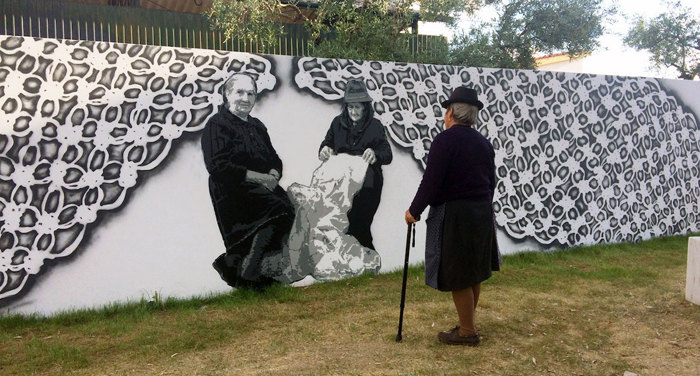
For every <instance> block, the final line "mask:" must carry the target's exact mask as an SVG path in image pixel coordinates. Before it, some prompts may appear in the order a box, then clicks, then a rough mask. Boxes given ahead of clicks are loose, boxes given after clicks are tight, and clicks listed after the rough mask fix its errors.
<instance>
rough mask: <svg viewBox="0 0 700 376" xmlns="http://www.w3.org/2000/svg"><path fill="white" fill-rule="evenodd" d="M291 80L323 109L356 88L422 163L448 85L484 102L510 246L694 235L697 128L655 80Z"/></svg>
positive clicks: (418, 73) (318, 69)
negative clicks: (358, 83) (353, 84)
mask: <svg viewBox="0 0 700 376" xmlns="http://www.w3.org/2000/svg"><path fill="white" fill-rule="evenodd" d="M295 69H296V72H297V73H296V77H295V82H296V84H297V86H298V87H299V88H300V89H302V90H307V91H310V92H312V93H314V94H316V95H318V96H320V97H323V98H325V99H327V100H339V99H342V97H343V93H344V88H345V82H346V81H347V80H348V79H350V78H360V79H363V80H364V82H365V83H366V85H367V88H368V90H369V93H370V95H371V96H372V98H373V99H374V108H375V110H376V113H377V116H378V117H379V118H380V120H381V121H382V123H383V124H384V125H385V126H387V127H388V130H389V134H390V136H391V138H392V139H393V140H394V142H396V144H398V145H400V146H401V147H403V148H405V149H407V150H408V151H410V152H411V153H412V154H413V156H414V158H415V159H416V160H418V161H420V162H421V163H422V164H423V166H424V165H425V161H426V157H427V152H428V150H429V148H430V142H431V140H432V139H433V138H434V137H435V135H436V134H437V133H438V132H440V131H441V130H442V129H443V127H444V125H443V121H442V117H443V110H442V108H441V106H440V102H442V101H444V100H446V99H447V98H448V97H449V95H450V93H451V92H452V90H453V89H454V88H455V87H458V86H467V87H471V88H474V89H475V90H476V91H477V92H478V93H479V98H480V99H481V101H482V102H484V103H485V106H486V107H485V108H484V110H482V111H480V112H479V121H480V125H479V130H480V131H481V132H482V134H484V135H485V136H486V137H487V138H488V139H489V140H491V142H492V143H493V146H494V148H495V151H496V167H497V179H498V185H497V188H496V196H495V197H494V205H495V206H494V207H495V210H496V217H497V222H498V224H499V226H502V227H503V228H504V229H505V230H506V231H507V233H508V234H509V235H510V236H512V237H513V238H517V239H523V238H533V239H535V240H536V241H537V242H539V243H541V244H558V245H565V246H574V245H582V244H594V243H600V242H620V241H636V240H640V239H647V238H650V237H653V236H660V235H671V234H682V233H687V232H695V231H698V226H699V225H698V222H699V221H700V208H699V205H700V167H699V165H700V150H699V149H700V148H699V145H700V144H699V141H700V132H699V130H698V121H697V118H696V116H695V114H693V113H692V112H691V111H689V110H688V109H686V108H684V107H683V105H682V104H681V103H679V101H678V100H677V99H676V98H675V97H674V96H673V95H672V94H670V93H668V92H666V91H665V90H664V89H663V88H662V87H661V85H660V82H659V81H658V80H655V79H647V78H630V77H613V76H595V75H587V74H571V73H566V74H565V73H554V72H535V71H524V70H523V71H520V70H507V69H483V68H466V67H451V66H434V65H416V64H404V63H386V62H370V61H352V60H336V59H318V58H300V59H298V60H297V63H296V67H295Z"/></svg>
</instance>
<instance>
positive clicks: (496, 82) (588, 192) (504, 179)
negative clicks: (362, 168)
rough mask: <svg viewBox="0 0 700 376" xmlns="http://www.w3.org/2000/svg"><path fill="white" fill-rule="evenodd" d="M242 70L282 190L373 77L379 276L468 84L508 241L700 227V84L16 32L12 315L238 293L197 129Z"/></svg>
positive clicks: (8, 107) (4, 74) (4, 94)
mask: <svg viewBox="0 0 700 376" xmlns="http://www.w3.org/2000/svg"><path fill="white" fill-rule="evenodd" d="M238 71H248V72H251V73H254V74H256V76H257V77H258V86H259V92H260V95H259V98H258V102H257V104H256V106H255V108H254V109H253V112H252V115H253V116H255V117H257V118H259V119H260V120H262V122H263V123H265V125H266V126H267V129H268V132H269V134H270V137H271V139H272V143H273V145H274V146H275V148H276V150H277V152H278V153H279V155H280V157H281V158H282V160H283V162H284V168H285V171H284V177H283V179H282V180H281V182H280V184H281V185H282V186H283V187H285V188H286V187H289V186H290V185H291V184H293V183H301V184H309V182H310V180H311V176H312V174H313V171H314V170H315V169H316V168H317V167H318V166H319V164H320V162H319V160H318V156H317V153H318V146H319V144H320V142H321V140H322V139H323V137H324V135H325V133H326V131H327V129H328V126H329V125H330V122H331V120H332V119H333V118H334V117H335V116H336V115H338V114H339V113H340V111H341V108H342V107H341V104H340V102H339V99H340V98H341V95H342V87H343V86H342V85H343V84H344V82H345V81H346V80H347V79H349V78H353V77H354V78H358V77H361V78H363V79H364V80H365V82H366V83H367V86H368V87H369V88H370V94H371V96H372V97H373V99H374V101H375V110H376V112H377V118H379V119H380V120H381V121H382V123H383V124H384V126H385V127H386V130H387V134H388V135H389V137H390V139H391V140H390V142H391V145H392V150H393V152H394V160H393V162H392V163H391V164H390V165H388V166H385V167H384V178H385V184H384V189H383V194H382V200H381V204H380V206H379V211H378V212H377V214H376V216H375V220H374V225H373V228H372V231H373V234H374V238H375V241H374V244H375V246H376V249H377V252H378V253H379V254H380V256H381V261H382V271H390V270H394V269H396V268H399V267H400V266H401V265H402V264H403V252H404V244H403V239H404V235H405V231H406V225H405V224H404V222H403V213H404V211H405V210H406V208H407V207H408V206H409V204H410V202H411V199H412V197H413V194H414V193H415V190H416V189H417V186H418V184H419V182H420V178H421V175H422V169H423V166H424V163H425V157H426V155H427V151H428V149H429V147H430V140H431V139H432V138H433V137H434V136H435V134H437V133H438V132H439V131H440V130H441V129H442V126H443V125H442V109H441V108H440V106H439V102H441V101H442V100H444V99H446V98H447V97H448V96H449V94H450V92H451V90H452V89H453V88H454V87H456V86H458V85H465V86H469V87H473V88H475V89H476V90H477V91H479V93H480V99H481V100H482V101H483V102H485V104H486V107H485V108H484V110H483V111H481V112H480V127H479V129H480V131H481V132H482V133H483V134H484V135H486V136H487V137H488V138H489V139H490V140H491V141H492V143H493V145H494V148H495V150H496V165H497V168H498V179H499V182H498V186H497V189H496V197H495V200H494V201H495V203H494V207H495V209H496V213H497V222H498V226H499V234H498V236H499V243H500V247H501V251H502V253H504V254H508V253H513V252H517V251H520V250H524V249H535V250H545V249H551V248H563V247H569V246H577V245H583V244H596V243H602V242H626V241H637V240H641V239H648V238H651V237H655V236H661V235H671V234H685V233H688V232H697V231H698V222H699V219H698V215H700V208H699V205H700V204H699V198H700V168H699V167H698V165H700V163H699V162H700V148H699V141H700V132H699V131H698V125H697V124H698V117H697V114H698V113H700V112H699V111H700V108H698V101H697V100H696V99H697V97H698V94H700V84H698V83H697V82H682V81H674V80H655V79H646V78H631V77H613V76H593V75H585V74H565V73H553V72H534V71H518V70H504V69H482V68H466V67H448V66H430V65H414V64H401V63H389V62H360V61H345V60H330V59H316V58H301V59H298V58H297V59H295V58H291V57H284V56H256V55H250V54H244V53H226V52H215V51H209V50H194V49H190V50H187V49H172V48H150V47H149V48H146V47H143V46H133V45H123V44H109V43H90V42H71V41H57V40H50V39H31V38H9V37H0V93H1V95H0V109H2V110H1V111H0V209H1V210H2V212H1V214H0V226H1V227H0V249H1V252H2V253H1V255H2V257H0V307H2V310H3V313H5V312H25V313H30V312H38V313H44V314H49V313H52V312H56V311H58V310H63V309H69V308H80V307H92V306H96V305H101V304H105V303H108V302H112V301H125V300H136V299H141V298H144V297H149V296H151V295H153V293H154V292H155V291H158V292H159V293H160V294H161V295H163V296H166V297H169V296H177V297H187V296H192V295H200V294H206V293H209V292H218V291H226V290H228V289H229V287H228V286H226V284H225V283H224V282H222V281H221V280H220V279H219V277H218V275H217V274H216V272H215V271H214V270H213V269H212V268H211V262H212V261H213V259H214V258H215V257H216V256H217V255H219V254H220V253H222V252H223V251H224V245H223V241H222V240H221V236H220V235H219V232H218V229H217V224H216V220H215V217H214V212H213V209H212V206H211V201H210V198H209V193H208V190H207V176H208V175H207V171H206V170H205V168H204V163H203V160H202V155H201V150H200V146H199V138H200V137H201V136H200V134H201V130H202V128H203V126H204V124H205V122H206V119H207V118H208V117H209V116H211V115H212V114H213V113H214V112H215V111H216V108H217V107H218V105H219V104H221V102H222V98H221V95H220V94H219V92H218V90H219V88H220V86H221V84H222V82H223V80H224V79H225V78H226V77H228V76H230V75H231V74H232V73H233V72H238ZM423 226H424V224H423V223H421V224H420V225H419V227H418V231H417V233H418V241H417V243H419V244H422V242H423V240H424V227H423ZM422 259H423V255H422V248H420V247H417V248H416V249H414V251H413V252H412V255H411V262H412V263H415V262H419V261H421V260H422Z"/></svg>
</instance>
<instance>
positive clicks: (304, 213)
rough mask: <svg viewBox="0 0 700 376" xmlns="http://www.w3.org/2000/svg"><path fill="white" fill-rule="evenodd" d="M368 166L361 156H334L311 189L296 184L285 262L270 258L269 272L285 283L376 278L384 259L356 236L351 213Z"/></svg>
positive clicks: (315, 177)
mask: <svg viewBox="0 0 700 376" xmlns="http://www.w3.org/2000/svg"><path fill="white" fill-rule="evenodd" d="M367 166H368V165H367V163H366V162H365V161H363V160H362V157H360V156H350V155H347V154H339V155H336V156H332V157H331V158H329V159H328V161H326V162H324V163H323V164H321V166H320V167H318V168H317V169H316V171H314V174H313V178H312V180H311V185H309V186H305V185H302V184H299V183H294V184H292V185H291V186H289V188H287V193H288V194H289V197H290V199H291V201H292V203H293V204H294V207H295V209H296V217H295V220H294V225H293V227H292V231H291V233H290V235H289V241H288V243H287V247H286V248H285V249H284V250H283V253H282V256H281V257H279V256H278V257H276V258H268V259H266V262H265V263H264V265H263V271H264V273H266V274H268V275H270V276H272V277H273V278H275V279H277V280H279V281H280V282H283V283H291V282H294V281H298V280H301V279H303V278H304V277H306V276H309V275H310V276H312V277H313V278H314V279H316V280H319V281H327V280H337V279H341V278H348V277H353V276H357V275H360V274H362V273H364V272H366V271H369V272H374V273H377V272H379V269H380V267H381V258H380V256H379V254H378V253H377V251H375V250H373V249H370V248H365V247H362V246H361V245H360V243H359V242H358V241H357V240H356V239H355V238H354V237H352V236H350V235H347V234H345V231H346V230H347V228H348V217H347V213H348V211H350V208H351V207H352V197H353V196H354V195H355V193H357V191H359V190H360V188H361V187H362V182H363V180H364V177H365V173H366V172H367Z"/></svg>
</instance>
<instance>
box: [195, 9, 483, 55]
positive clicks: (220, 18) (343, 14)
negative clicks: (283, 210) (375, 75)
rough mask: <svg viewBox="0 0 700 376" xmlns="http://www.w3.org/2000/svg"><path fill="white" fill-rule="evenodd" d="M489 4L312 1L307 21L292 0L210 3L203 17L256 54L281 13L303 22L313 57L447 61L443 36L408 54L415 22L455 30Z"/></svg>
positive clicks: (267, 43) (268, 44) (268, 42)
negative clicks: (246, 42) (458, 23)
mask: <svg viewBox="0 0 700 376" xmlns="http://www.w3.org/2000/svg"><path fill="white" fill-rule="evenodd" d="M493 1H495V0H318V1H316V2H314V4H317V5H318V8H317V10H316V12H315V15H314V16H310V17H308V19H307V18H305V16H304V14H303V13H302V12H301V11H300V10H299V8H298V7H297V5H296V4H297V2H296V1H284V0H214V2H213V5H212V7H211V8H210V10H209V11H208V13H207V15H208V16H209V18H210V20H212V22H213V24H214V25H215V27H216V28H218V29H220V30H222V31H223V32H224V34H225V35H226V36H227V37H228V38H240V39H243V40H253V41H255V42H256V43H258V45H259V46H262V47H263V48H262V51H260V52H266V51H269V50H271V49H272V48H273V47H275V46H276V43H277V41H278V37H279V36H280V34H281V33H282V27H281V25H280V24H279V23H277V24H275V23H273V22H272V21H273V20H281V17H284V16H285V15H286V17H288V18H296V20H299V19H306V23H305V26H306V29H307V31H308V32H309V34H310V35H311V36H312V40H313V42H312V45H311V46H310V47H311V48H310V51H311V54H312V55H314V56H319V57H342V58H349V59H363V60H388V61H417V62H431V63H447V56H448V46H447V43H446V41H445V40H444V38H436V40H435V41H434V43H431V44H430V47H429V48H428V49H427V50H425V51H418V53H417V54H415V55H414V54H413V53H412V49H411V46H415V43H416V41H415V39H416V36H415V35H414V32H415V31H416V25H417V21H418V20H423V21H428V22H431V21H432V22H441V23H444V24H447V25H451V26H454V25H455V23H456V21H457V19H458V18H459V16H460V15H461V14H462V13H465V12H467V13H471V12H474V11H475V10H476V9H478V8H479V7H481V6H482V4H484V3H491V2H493ZM291 10H294V11H293V12H292V11H291ZM290 14H291V17H290Z"/></svg>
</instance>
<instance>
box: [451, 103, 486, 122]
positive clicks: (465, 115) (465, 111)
mask: <svg viewBox="0 0 700 376" xmlns="http://www.w3.org/2000/svg"><path fill="white" fill-rule="evenodd" d="M450 108H451V109H452V111H453V112H452V114H453V116H454V118H455V120H457V122H458V123H460V124H464V125H476V115H477V113H478V112H479V108H478V107H476V106H472V105H471V104H466V103H452V104H450Z"/></svg>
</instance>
